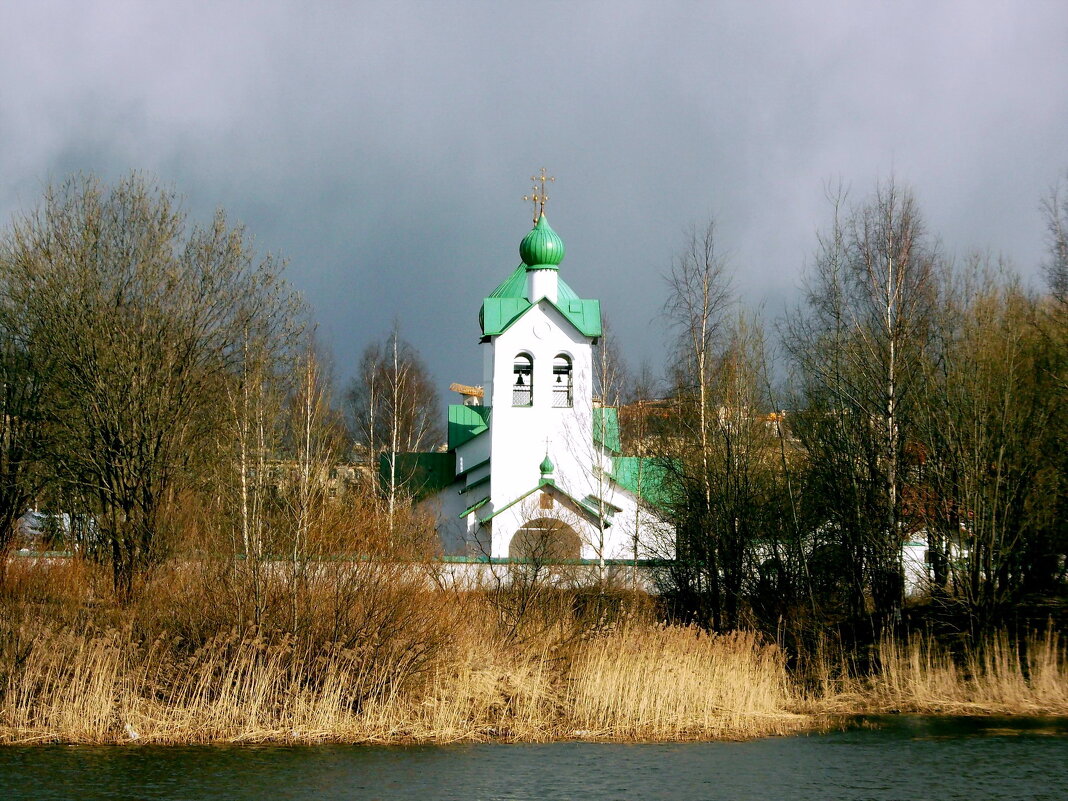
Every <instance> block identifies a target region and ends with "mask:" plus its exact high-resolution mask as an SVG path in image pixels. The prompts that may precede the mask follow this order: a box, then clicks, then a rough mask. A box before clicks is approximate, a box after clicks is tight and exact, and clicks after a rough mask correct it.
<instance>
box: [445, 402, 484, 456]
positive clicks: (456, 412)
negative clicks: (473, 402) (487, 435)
mask: <svg viewBox="0 0 1068 801" xmlns="http://www.w3.org/2000/svg"><path fill="white" fill-rule="evenodd" d="M489 419H490V407H489V406H465V405H464V404H462V403H450V404H449V450H450V451H453V450H456V449H457V448H459V447H460V446H461V445H463V444H464V443H465V442H468V441H469V440H472V439H474V438H475V437H477V436H478V435H479V434H481V433H482V432H483V431H485V430H487V429H488V428H489Z"/></svg>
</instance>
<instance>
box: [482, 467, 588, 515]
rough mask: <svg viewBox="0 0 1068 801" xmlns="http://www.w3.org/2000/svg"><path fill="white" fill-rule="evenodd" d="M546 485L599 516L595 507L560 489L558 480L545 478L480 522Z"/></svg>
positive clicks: (581, 507) (580, 507)
mask: <svg viewBox="0 0 1068 801" xmlns="http://www.w3.org/2000/svg"><path fill="white" fill-rule="evenodd" d="M545 487H551V488H552V489H553V490H554V491H555V492H558V493H560V495H562V496H564V497H565V498H567V499H568V500H569V501H571V503H573V504H574V505H575V508H577V509H580V510H582V511H584V512H586V513H587V514H588V515H590V516H591V517H594V518H596V517H597V512H596V511H594V510H593V509H590V507H588V506H587V505H586V504H584V503H583V502H582V501H580V500H578V499H577V498H573V497H572V496H570V495H568V494H567V493H566V492H564V491H563V490H562V489H560V488H559V487H558V486H556V482H555V481H553V480H552V479H551V478H543V479H541V480H540V481H539V482H538V483H537V484H535V485H534V487H533V488H531V489H529V490H527V491H526V492H524V493H523V494H522V495H520V496H519V497H518V498H516V499H515V500H514V501H511V502H510V503H506V504H505V505H504V506H502V507H501V508H500V509H498V510H496V511H495V512H494V513H493V514H491V515H489V516H488V517H484V518H482V519H481V520H479V521H478V522H479V523H488V522H489V521H491V520H492V519H493V518H495V517H496V516H497V515H499V514H500V513H501V512H504V511H507V510H508V509H511V508H512V507H513V506H515V505H516V504H517V503H519V502H520V501H522V500H524V499H526V498H528V497H530V496H531V495H533V494H534V493H535V492H537V491H538V490H540V489H543V488H545Z"/></svg>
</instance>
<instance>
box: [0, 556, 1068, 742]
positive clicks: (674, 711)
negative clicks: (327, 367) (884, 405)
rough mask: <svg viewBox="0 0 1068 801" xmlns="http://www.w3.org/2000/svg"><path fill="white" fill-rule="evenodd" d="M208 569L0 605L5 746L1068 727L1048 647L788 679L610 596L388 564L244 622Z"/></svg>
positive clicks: (317, 583) (997, 642) (752, 643)
mask: <svg viewBox="0 0 1068 801" xmlns="http://www.w3.org/2000/svg"><path fill="white" fill-rule="evenodd" d="M234 575H235V574H234V572H233V571H231V570H229V569H228V568H227V567H226V566H225V565H224V564H222V565H221V564H214V563H205V564H203V565H200V566H199V567H198V566H197V563H195V562H187V563H176V564H172V565H170V566H168V567H166V568H165V569H162V570H160V571H158V572H157V573H155V574H154V576H153V577H151V578H150V579H149V581H150V582H151V583H150V584H148V585H146V587H145V588H144V591H143V594H142V598H141V600H140V601H138V602H136V603H133V604H128V605H118V604H115V603H114V602H112V601H109V599H108V597H107V588H108V586H109V581H108V579H107V576H106V573H104V572H101V571H97V570H95V569H94V568H92V566H90V565H86V564H84V563H80V562H73V561H72V562H66V563H62V562H61V563H49V564H29V563H27V564H21V565H19V566H16V567H15V568H14V569H13V570H9V574H8V581H7V583H6V585H5V587H4V588H3V590H2V591H0V742H51V741H62V742H76V743H121V742H130V741H139V742H153V743H208V742H263V741H275V742H327V741H332V742H413V741H414V742H436V743H445V742H456V741H477V740H487V739H504V740H522V741H545V740H550V739H561V738H575V737H581V738H591V739H613V740H676V739H709V738H741V737H752V736H761V735H767V734H781V733H786V732H791V731H796V730H797V729H799V728H801V727H804V726H807V725H811V724H812V722H813V719H814V716H818V715H820V714H825V713H830V714H849V713H862V712H882V711H891V710H895V711H901V712H933V713H956V714H959V713H1009V714H1018V713H1019V714H1038V713H1053V714H1068V653H1066V649H1065V644H1064V642H1063V641H1062V640H1061V639H1059V638H1058V637H1057V636H1056V635H1055V634H1053V633H1052V632H1051V633H1048V634H1046V635H1043V636H1036V637H1033V638H1030V639H1029V640H1026V641H1024V642H1022V643H1020V644H1019V645H1013V644H1011V642H1010V640H1009V639H1008V638H1007V637H1004V636H1001V637H996V638H993V639H991V640H990V641H989V642H986V643H981V644H978V645H976V646H973V647H969V648H964V649H960V648H958V649H956V650H955V651H951V650H949V649H948V648H946V647H945V646H943V645H940V644H938V643H937V642H935V641H933V640H931V639H927V638H919V637H917V638H913V639H911V640H909V641H907V642H905V643H898V642H895V641H892V640H887V641H884V642H883V643H882V644H881V645H880V646H879V648H878V649H877V650H876V652H875V653H874V654H873V655H872V658H871V659H869V660H868V663H870V664H871V665H874V667H873V668H867V667H865V668H863V669H860V668H858V666H857V663H856V662H854V661H853V660H852V659H851V658H850V656H849V654H848V653H847V652H846V651H844V650H843V649H841V648H837V649H834V648H831V647H829V646H828V644H827V642H826V641H825V642H824V643H823V646H822V648H821V649H820V650H819V651H818V653H817V657H816V658H815V659H814V660H812V661H811V662H809V663H806V665H805V673H806V675H807V676H808V677H809V678H810V679H811V678H812V677H815V680H814V681H809V682H807V683H806V682H801V681H799V680H798V676H797V675H796V674H795V675H791V674H790V673H789V672H788V671H787V669H786V667H785V665H786V659H785V657H784V654H783V653H782V651H781V650H780V649H779V648H778V647H776V646H775V645H774V644H770V643H768V642H766V641H764V640H762V639H761V638H760V637H759V636H758V635H756V634H754V633H751V632H736V633H733V634H729V635H718V636H715V635H709V634H707V633H704V632H702V631H700V630H699V629H697V628H693V627H685V626H666V625H663V624H660V623H657V622H656V619H655V615H654V613H653V607H652V605H650V604H649V603H648V600H647V599H646V600H645V601H642V600H641V599H639V598H634V597H628V596H625V595H622V594H621V595H618V596H613V595H612V594H611V593H610V592H606V593H592V594H591V593H587V594H585V595H584V594H582V593H575V592H561V591H557V590H545V591H543V592H540V593H538V594H536V595H534V596H531V595H530V594H529V593H525V594H519V595H517V593H518V592H519V590H502V591H500V592H463V591H459V590H455V589H452V590H450V589H445V588H443V587H442V586H435V585H434V583H433V582H430V581H427V580H426V577H425V576H422V577H420V576H418V575H416V574H414V573H413V572H412V570H411V569H410V567H405V566H403V565H398V564H397V563H389V562H375V561H362V562H354V563H346V562H341V561H338V562H330V563H324V564H323V565H321V566H316V567H314V569H312V568H309V570H308V571H306V572H305V574H304V575H305V579H304V580H302V581H301V582H299V583H298V582H294V581H293V580H292V578H291V577H290V576H287V575H285V574H284V573H278V574H270V575H268V578H267V580H266V582H265V584H264V585H263V593H262V596H261V597H262V599H263V600H262V608H260V609H259V611H258V613H257V617H255V618H253V616H252V615H251V614H250V613H249V611H248V609H249V607H248V605H242V604H241V603H240V592H241V587H242V585H241V584H240V583H235V579H234Z"/></svg>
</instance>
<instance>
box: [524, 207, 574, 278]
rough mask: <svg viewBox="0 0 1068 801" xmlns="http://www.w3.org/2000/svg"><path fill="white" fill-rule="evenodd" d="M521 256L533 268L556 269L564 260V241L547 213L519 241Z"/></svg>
mask: <svg viewBox="0 0 1068 801" xmlns="http://www.w3.org/2000/svg"><path fill="white" fill-rule="evenodd" d="M519 256H520V258H522V259H523V264H525V265H527V267H528V268H531V269H541V270H555V269H556V267H557V265H558V264H560V262H562V261H563V260H564V241H563V240H562V239H561V238H560V237H559V235H558V234H557V233H556V231H554V230H553V229H552V228H550V227H549V221H548V220H547V219H545V215H544V214H543V215H541V217H539V218H538V224H537V225H535V226H534V228H533V229H532V230H531V232H530V233H529V234H527V235H526V236H525V237H523V241H522V242H520V243H519Z"/></svg>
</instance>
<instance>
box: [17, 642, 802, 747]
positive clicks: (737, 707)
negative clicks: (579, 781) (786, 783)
mask: <svg viewBox="0 0 1068 801" xmlns="http://www.w3.org/2000/svg"><path fill="white" fill-rule="evenodd" d="M42 628H43V630H39V631H38V632H37V636H35V637H34V639H33V640H32V642H31V643H29V644H28V645H27V648H26V650H25V652H24V653H23V655H22V659H21V661H20V662H19V665H18V667H17V669H16V670H15V671H14V672H9V674H8V676H7V681H6V688H5V692H4V697H3V703H2V705H0V740H2V741H7V742H28V741H41V740H59V741H64V742H77V743H117V742H126V741H130V740H134V739H136V740H139V741H141V742H157V743H191V742H197V743H203V742H221V741H225V742H262V741H283V742H321V741H339V742H398V741H421V742H454V741H461V740H485V739H490V738H499V739H508V740H523V741H544V740H549V739H558V738H563V737H596V738H611V739H680V738H695V737H702V738H709V737H735V738H736V737H744V736H754V735H761V734H768V733H779V732H784V731H789V730H792V729H795V728H796V727H797V726H798V725H799V724H800V720H799V718H797V716H792V715H789V714H787V713H786V712H785V705H786V704H787V702H788V700H789V698H788V695H787V693H786V678H785V673H784V671H783V666H782V659H781V658H780V656H779V655H778V653H777V651H776V650H775V649H774V648H773V647H769V646H764V645H760V644H759V643H758V642H757V640H756V638H755V637H754V636H753V635H748V634H739V635H732V636H727V637H710V636H707V635H702V634H700V633H699V632H696V631H694V630H691V629H672V628H665V627H656V626H648V625H641V626H634V627H632V628H630V629H628V630H626V631H622V632H615V633H610V634H607V635H596V636H590V637H587V638H584V639H581V640H579V641H577V642H572V643H563V644H561V643H560V642H558V641H556V642H554V641H551V640H550V639H548V638H547V639H545V640H543V641H541V642H539V643H535V644H531V643H527V644H524V645H522V646H517V645H515V644H510V643H507V642H505V641H504V640H502V639H499V638H496V637H495V636H493V635H490V634H485V633H480V632H479V631H478V630H477V629H474V628H471V629H469V630H468V631H466V632H462V633H460V636H458V637H457V638H456V639H455V641H454V644H453V647H450V648H449V649H447V650H446V651H444V652H443V653H441V654H440V655H439V656H438V657H437V659H436V660H435V662H434V663H433V666H432V668H431V669H430V670H428V671H427V672H426V674H425V675H423V676H422V677H421V679H420V680H419V681H416V682H408V683H407V684H405V683H402V682H394V681H390V680H389V679H388V678H386V679H384V678H383V676H381V675H380V674H378V673H377V672H376V671H375V670H373V669H369V668H368V665H367V663H366V661H365V660H361V659H359V658H356V657H354V656H353V655H351V654H346V653H343V652H342V653H334V654H329V653H319V654H314V653H302V652H301V651H300V649H298V648H295V647H294V645H293V643H292V642H291V641H289V640H286V639H284V638H283V639H280V640H277V641H274V642H268V641H265V640H264V639H263V638H261V637H254V636H246V637H238V636H236V635H234V636H231V637H227V638H219V639H216V640H213V641H211V642H209V643H207V644H205V645H204V646H202V647H200V648H199V649H197V650H196V651H195V652H194V653H193V654H191V655H189V656H187V657H184V658H180V657H179V656H178V655H179V654H180V653H181V649H180V648H176V647H175V645H176V644H175V643H173V642H168V641H166V640H164V639H162V638H161V639H157V640H156V641H154V642H152V643H150V644H148V645H147V646H142V645H140V644H138V643H136V642H135V641H133V640H132V639H131V638H130V637H129V636H128V635H123V634H120V633H117V632H108V633H95V634H93V633H75V632H73V631H70V630H49V629H48V628H47V627H46V626H45V627H42Z"/></svg>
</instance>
